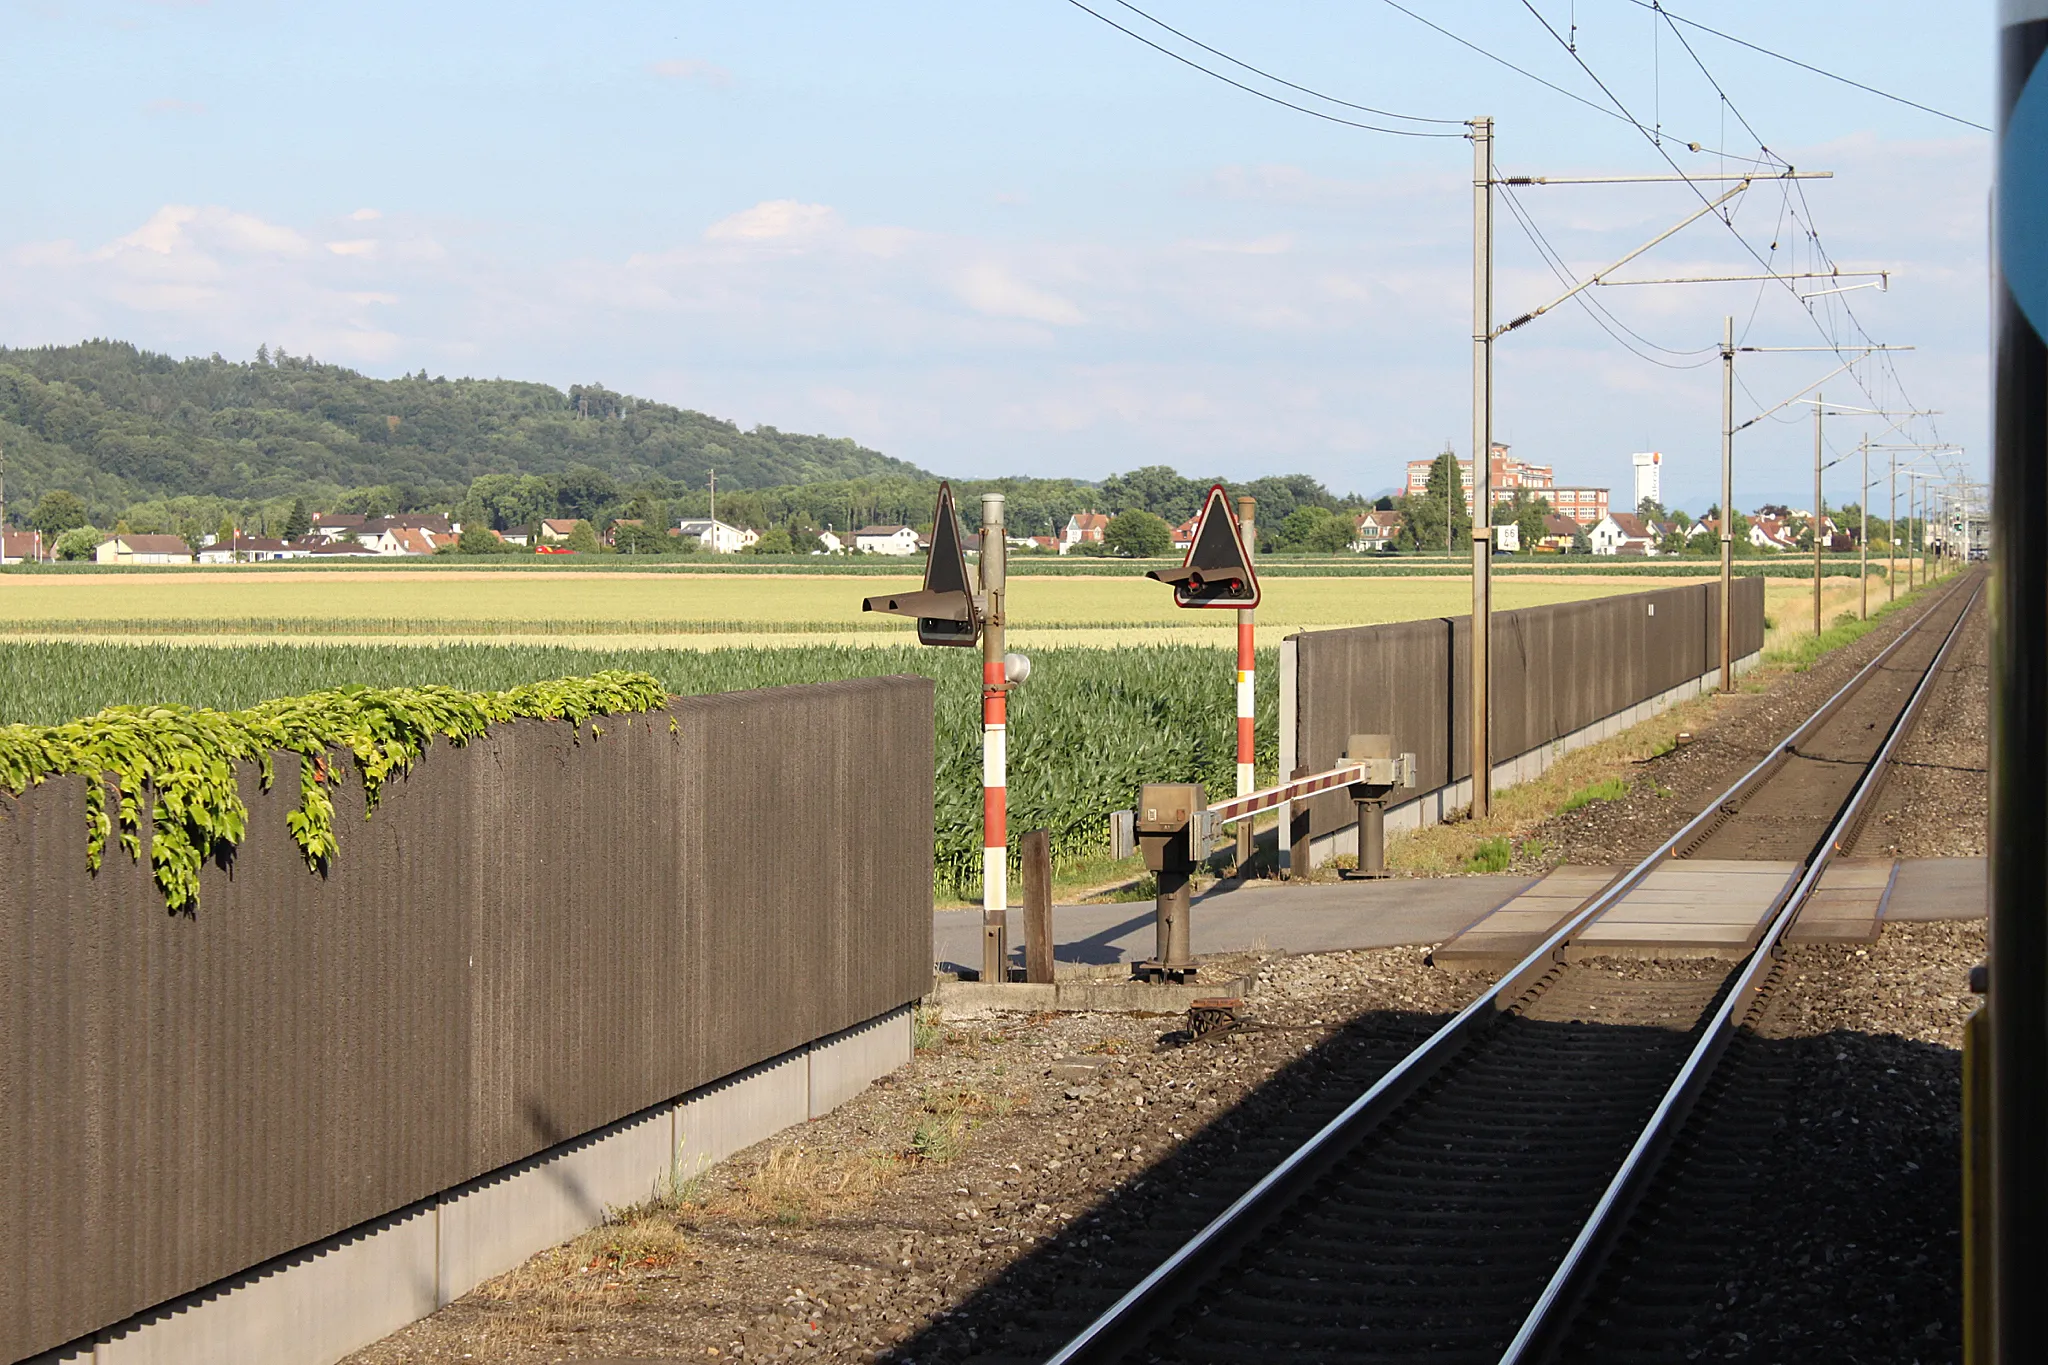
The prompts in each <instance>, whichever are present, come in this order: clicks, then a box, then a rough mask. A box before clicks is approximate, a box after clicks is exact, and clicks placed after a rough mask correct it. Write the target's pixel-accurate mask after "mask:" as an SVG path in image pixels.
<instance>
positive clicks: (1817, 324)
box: [1390, 0, 1910, 406]
mask: <svg viewBox="0 0 2048 1365" xmlns="http://www.w3.org/2000/svg"><path fill="white" fill-rule="evenodd" d="M1390 3H1391V0H1390ZM1522 7H1523V8H1524V9H1526V10H1528V11H1529V13H1530V15H1531V16H1532V17H1533V18H1534V19H1535V20H1536V22H1537V23H1539V24H1541V25H1542V26H1543V30H1544V32H1546V33H1548V34H1549V35H1550V36H1551V38H1552V40H1554V41H1555V42H1556V43H1557V44H1558V46H1560V47H1563V48H1564V49H1565V50H1566V51H1567V53H1569V54H1570V56H1571V58H1572V60H1573V61H1574V62H1576V63H1577V64H1578V66H1579V69H1580V70H1582V71H1584V72H1585V73H1586V76H1587V78H1588V79H1590V80H1591V81H1592V82H1593V84H1594V85H1596V86H1598V87H1599V89H1600V93H1601V94H1603V95H1605V96H1606V97H1607V98H1608V100H1609V102H1610V103H1612V104H1613V105H1614V107H1615V109H1616V110H1618V111H1619V112H1620V114H1621V116H1622V117H1623V118H1624V119H1626V120H1627V121H1628V122H1629V123H1630V124H1633V125H1634V127H1635V129H1636V131H1637V132H1638V133H1640V134H1642V136H1643V138H1644V139H1645V140H1646V141H1648V142H1649V143H1650V145H1651V147H1652V148H1654V149H1655V150H1656V152H1657V154H1658V156H1660V157H1661V158H1663V160H1664V163H1665V164H1666V165H1668V166H1670V167H1671V169H1672V170H1674V171H1676V172H1677V173H1678V174H1679V176H1680V177H1681V178H1683V179H1684V180H1685V183H1686V185H1687V187H1688V188H1690V189H1691V190H1692V192H1693V193H1694V195H1696V196H1697V197H1698V198H1699V200H1700V202H1701V203H1702V204H1706V203H1708V202H1709V200H1708V199H1707V196H1706V193H1705V191H1703V190H1702V189H1701V188H1700V186H1699V185H1698V184H1697V183H1696V182H1695V181H1693V180H1692V178H1691V177H1689V176H1686V174H1685V171H1684V169H1683V168H1682V167H1680V166H1679V164H1678V163H1677V162H1676V161H1675V160H1673V159H1672V157H1671V154H1670V153H1669V152H1668V151H1666V150H1665V149H1664V146H1663V144H1662V142H1661V141H1660V140H1659V139H1658V137H1657V136H1656V134H1654V133H1653V132H1652V131H1651V130H1650V129H1648V128H1646V127H1645V126H1644V125H1643V121H1642V120H1641V119H1639V118H1637V117H1636V116H1635V115H1634V114H1633V113H1631V112H1630V111H1629V108H1628V106H1627V105H1626V104H1624V103H1623V102H1622V100H1621V98H1620V97H1619V96H1618V95H1616V94H1615V93H1614V91H1613V90H1612V89H1610V88H1609V87H1608V85H1607V83H1606V82H1605V81H1603V80H1602V79H1601V78H1600V76H1599V74H1598V73H1597V72H1595V71H1594V70H1593V68H1592V67H1591V66H1590V65H1589V64H1588V63H1587V61H1586V59H1585V58H1584V57H1583V56H1581V55H1580V54H1579V53H1578V52H1577V51H1576V50H1574V47H1575V45H1573V44H1568V43H1567V42H1566V41H1565V39H1564V38H1563V37H1562V36H1561V35H1560V34H1559V33H1558V31H1557V29H1556V28H1555V27H1554V26H1553V25H1552V24H1551V22H1550V21H1549V20H1548V19H1546V18H1544V17H1543V14H1542V12H1541V11H1540V10H1538V9H1537V8H1536V6H1535V5H1534V4H1532V3H1531V2H1530V0H1522ZM1717 88H1718V87H1717ZM1723 99H1724V100H1726V96H1725V94H1724V95H1723ZM1730 107H1732V102H1730ZM1736 112H1737V117H1738V118H1740V117H1741V114H1740V111H1739V110H1738V111H1736ZM1745 125H1746V120H1745ZM1759 150H1760V151H1763V150H1766V149H1765V148H1763V146H1762V145H1761V143H1759ZM1786 169H1787V170H1789V169H1791V168H1790V166H1789V164H1787V165H1786ZM1758 178H1759V179H1763V178H1765V177H1762V176H1759V177H1758ZM1795 189H1796V190H1797V192H1798V193H1799V196H1800V203H1801V204H1802V206H1803V205H1805V203H1806V199H1805V189H1804V186H1803V185H1798V184H1796V183H1795ZM1715 216H1716V217H1719V218H1721V220H1722V225H1723V226H1724V227H1726V228H1727V229H1728V231H1729V234H1730V235H1731V236H1733V237H1734V238H1735V240H1736V241H1737V242H1739V243H1740V244H1741V246H1742V248H1743V250H1744V251H1746V252H1748V253H1749V255H1750V257H1751V258H1752V259H1754V260H1755V261H1756V262H1757V264H1759V265H1761V266H1763V267H1764V269H1765V271H1766V272H1768V273H1770V274H1772V275H1773V276H1775V277H1776V278H1778V279H1779V281H1780V283H1782V284H1783V285H1784V286H1785V288H1786V290H1787V292H1789V293H1790V294H1791V295H1792V296H1793V298H1795V299H1797V300H1798V301H1799V302H1800V304H1801V306H1802V307H1803V308H1804V309H1805V311H1806V314H1807V317H1808V318H1809V319H1810V320H1811V321H1812V323H1813V325H1814V329H1815V330H1816V331H1817V332H1819V333H1820V335H1821V338H1822V339H1823V340H1825V341H1826V342H1827V343H1828V345H1829V347H1830V348H1831V349H1833V350H1834V351H1835V353H1836V355H1837V356H1838V357H1840V358H1841V359H1843V361H1844V362H1845V363H1847V364H1849V365H1850V369H1849V375H1850V378H1851V379H1852V380H1853V381H1854V382H1855V384H1856V386H1857V388H1859V389H1861V390H1862V391H1863V394H1864V396H1865V397H1867V398H1869V399H1870V400H1871V403H1872V406H1882V404H1880V403H1879V402H1878V401H1877V397H1876V395H1875V394H1872V393H1871V391H1870V386H1869V384H1868V383H1867V382H1866V381H1865V379H1864V377H1863V376H1862V375H1861V374H1860V373H1858V372H1857V370H1856V368H1855V366H1856V364H1857V363H1858V362H1853V361H1849V359H1848V357H1847V356H1844V355H1842V352H1843V350H1844V346H1843V343H1842V340H1841V338H1840V337H1839V336H1837V335H1836V334H1835V333H1834V332H1833V331H1832V330H1831V329H1830V327H1829V326H1828V325H1827V324H1826V323H1824V322H1823V321H1822V320H1821V317H1820V315H1819V313H1818V312H1817V311H1816V310H1815V308H1814V306H1813V303H1812V301H1811V300H1809V299H1807V298H1806V297H1805V296H1803V295H1801V294H1800V293H1799V290H1798V287H1797V285H1796V283H1795V282H1794V281H1792V280H1791V279H1788V278H1785V277H1784V276H1782V275H1780V274H1779V273H1778V272H1777V271H1776V270H1775V269H1774V268H1773V267H1772V266H1771V264H1770V262H1769V261H1768V260H1766V259H1765V258H1764V257H1763V256H1762V255H1761V254H1760V253H1759V252H1758V251H1757V249H1756V247H1755V246H1754V245H1753V244H1752V243H1751V242H1750V240H1749V239H1748V238H1747V237H1744V236H1743V235H1742V234H1741V233H1740V232H1739V231H1737V230H1736V229H1735V226H1734V224H1733V222H1732V220H1731V218H1729V217H1727V216H1723V215H1721V214H1716V215H1715ZM1811 219H1812V214H1811V210H1810V209H1809V211H1808V218H1807V235H1808V238H1809V240H1810V241H1811V242H1812V244H1813V245H1814V247H1815V249H1816V252H1817V253H1820V254H1821V256H1822V259H1823V260H1825V259H1826V257H1825V255H1824V253H1821V248H1820V242H1819V236H1818V233H1816V232H1815V231H1814V230H1813V228H1812V225H1811ZM1829 264H1830V266H1831V267H1832V262H1829ZM1835 303H1840V304H1841V307H1842V312H1843V313H1844V314H1845V315H1846V316H1847V317H1848V318H1849V319H1850V322H1851V324H1852V325H1853V326H1854V328H1855V330H1856V331H1857V333H1858V334H1860V335H1861V336H1863V337H1864V339H1865V340H1866V341H1868V342H1870V344H1871V345H1875V344H1876V342H1875V341H1874V340H1873V339H1871V337H1870V334H1869V332H1868V331H1866V330H1865V329H1864V328H1863V325H1862V323H1861V321H1860V320H1859V319H1857V318H1856V316H1855V310H1854V309H1853V308H1852V307H1850V306H1849V305H1848V304H1847V302H1846V301H1843V300H1841V299H1840V296H1831V298H1830V310H1831V312H1832V305H1833V304H1835ZM1858 349H1860V348H1858ZM1876 354H1877V355H1879V356H1880V357H1882V358H1883V364H1884V366H1885V367H1886V368H1887V369H1889V371H1890V374H1891V378H1892V381H1893V382H1894V383H1895V384H1897V385H1898V386H1899V389H1900V393H1901V396H1902V397H1903V395H1904V389H1905V385H1904V383H1903V381H1902V380H1900V379H1899V376H1898V372H1897V368H1896V367H1895V366H1892V365H1891V362H1890V357H1889V356H1888V355H1886V353H1885V352H1882V351H1879V352H1877V353H1876ZM1860 359H1862V358H1859V360H1860ZM1909 406H1910V404H1909Z"/></svg>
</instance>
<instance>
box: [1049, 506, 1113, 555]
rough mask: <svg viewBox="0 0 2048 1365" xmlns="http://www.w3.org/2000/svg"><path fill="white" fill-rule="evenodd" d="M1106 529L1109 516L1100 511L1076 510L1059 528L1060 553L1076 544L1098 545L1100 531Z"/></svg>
mask: <svg viewBox="0 0 2048 1365" xmlns="http://www.w3.org/2000/svg"><path fill="white" fill-rule="evenodd" d="M1108 529H1109V518H1108V517H1106V516H1104V515H1103V514H1102V513H1100V512H1076V513H1074V515H1072V516H1071V517H1068V518H1067V524H1066V525H1065V526H1064V527H1062V528H1061V530H1060V553H1061V554H1065V553H1066V552H1067V551H1069V550H1071V549H1073V548H1074V547H1075V546H1076V545H1081V544H1091V545H1100V544H1101V543H1102V533H1103V532H1105V531H1107V530H1108Z"/></svg>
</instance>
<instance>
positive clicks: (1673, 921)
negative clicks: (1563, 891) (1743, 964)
mask: <svg viewBox="0 0 2048 1365" xmlns="http://www.w3.org/2000/svg"><path fill="white" fill-rule="evenodd" d="M1799 871H1800V867H1799V864H1797V863H1792V862H1748V861H1737V860H1733V859H1720V858H1683V859H1672V860H1671V861H1669V862H1665V863H1662V864H1659V865H1658V866H1657V867H1656V868H1654V869H1652V870H1651V872H1650V874H1649V875H1648V876H1647V877H1645V878H1643V880H1642V882H1641V884H1640V885H1638V886H1636V887H1635V888H1633V889H1632V890H1630V891H1629V892H1628V893H1627V894H1626V895H1624V896H1623V897H1622V898H1621V899H1620V900H1619V901H1617V902H1615V904H1614V905H1612V906H1611V907H1609V908H1608V909H1607V910H1605V911H1603V912H1602V913H1601V915H1600V917H1599V918H1598V919H1596V920H1594V921H1593V922H1592V923H1591V924H1589V925H1587V926H1586V927H1585V928H1584V929H1582V930H1580V931H1579V933H1578V935H1577V936H1576V937H1575V938H1574V939H1573V941H1572V944H1573V947H1574V948H1575V949H1576V950H1577V951H1578V952H1580V953H1582V954H1596V953H1624V954H1629V955H1640V954H1643V953H1646V952H1654V953H1658V954H1671V953H1675V952H1683V953H1686V954H1688V955H1700V954H1705V955H1708V956H1715V957H1739V956H1741V955H1742V954H1744V953H1746V952H1748V951H1749V950H1750V949H1751V948H1753V947H1755V946H1756V942H1757V939H1758V938H1759V937H1760V936H1761V935H1762V933H1763V927H1764V921H1765V918H1766V917H1767V916H1768V915H1769V914H1770V912H1771V909H1772V907H1773V906H1775V905H1777V904H1778V903H1779V900H1780V897H1781V893H1783V892H1784V891H1785V890H1786V888H1787V887H1788V886H1789V885H1790V883H1791V881H1792V879H1793V878H1794V877H1796V876H1797V875H1798V874H1799Z"/></svg>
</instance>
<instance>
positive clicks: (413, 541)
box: [356, 526, 456, 555]
mask: <svg viewBox="0 0 2048 1365" xmlns="http://www.w3.org/2000/svg"><path fill="white" fill-rule="evenodd" d="M455 540H456V536H455V533H454V532H452V531H430V530H428V529H427V528H425V527H423V526H387V527H385V528H384V529H383V530H381V531H379V532H378V533H377V534H376V535H374V536H357V537H356V544H358V545H360V546H362V547H363V548H364V549H366V550H369V551H371V552H372V553H374V554H380V555H430V554H433V553H434V552H435V551H436V550H438V549H440V548H441V547H442V546H443V545H453V544H454V543H455Z"/></svg>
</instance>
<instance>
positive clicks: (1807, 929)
mask: <svg viewBox="0 0 2048 1365" xmlns="http://www.w3.org/2000/svg"><path fill="white" fill-rule="evenodd" d="M1898 869H1899V865H1898V863H1896V862H1895V861H1893V860H1892V859H1890V858H1837V859H1835V860H1834V861H1833V862H1831V863H1829V864H1828V866H1827V870H1826V871H1824V872H1822V873H1821V874H1820V885H1819V886H1817V887H1815V888H1814V889H1813V895H1812V896H1810V897H1808V898H1807V902H1806V904H1805V905H1804V906H1802V907H1801V908H1800V911H1799V918H1798V919H1796V920H1794V921H1793V922H1792V928H1791V930H1790V931H1789V932H1787V933H1786V935H1785V940H1786V942H1788V943H1871V942H1874V941H1875V940H1876V938H1877V931H1878V927H1879V925H1880V924H1881V922H1882V921H1883V919H1884V912H1885V907H1886V906H1887V905H1888V904H1889V903H1890V902H1891V898H1892V887H1893V886H1894V884H1896V882H1897V880H1898Z"/></svg>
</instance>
